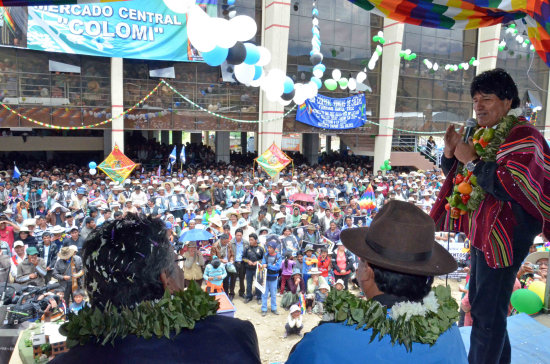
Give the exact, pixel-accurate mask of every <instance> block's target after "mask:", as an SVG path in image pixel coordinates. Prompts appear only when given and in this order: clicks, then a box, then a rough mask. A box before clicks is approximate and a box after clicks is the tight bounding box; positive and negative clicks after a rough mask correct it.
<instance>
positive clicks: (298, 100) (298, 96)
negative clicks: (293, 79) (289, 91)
mask: <svg viewBox="0 0 550 364" xmlns="http://www.w3.org/2000/svg"><path fill="white" fill-rule="evenodd" d="M294 92H295V93H294V98H293V99H292V100H293V101H294V103H295V104H296V105H302V104H303V103H304V102H305V101H306V99H307V95H306V90H305V89H304V84H303V83H297V84H295V85H294Z"/></svg>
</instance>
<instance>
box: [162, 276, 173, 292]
mask: <svg viewBox="0 0 550 364" xmlns="http://www.w3.org/2000/svg"><path fill="white" fill-rule="evenodd" d="M159 278H160V281H161V283H162V288H164V290H166V289H168V290H170V291H172V289H171V288H170V279H169V278H168V276H167V275H166V272H162V273H161V274H160V277H159Z"/></svg>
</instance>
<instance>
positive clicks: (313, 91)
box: [304, 81, 319, 99]
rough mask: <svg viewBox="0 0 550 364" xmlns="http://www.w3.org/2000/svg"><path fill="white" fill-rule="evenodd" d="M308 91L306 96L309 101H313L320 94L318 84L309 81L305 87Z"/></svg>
mask: <svg viewBox="0 0 550 364" xmlns="http://www.w3.org/2000/svg"><path fill="white" fill-rule="evenodd" d="M304 88H305V90H306V96H307V98H308V99H313V98H314V97H315V96H317V93H318V92H319V89H318V88H317V84H315V82H313V81H309V82H308V83H306V84H305V86H304Z"/></svg>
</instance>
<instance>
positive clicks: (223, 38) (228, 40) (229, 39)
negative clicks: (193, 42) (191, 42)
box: [207, 18, 237, 49]
mask: <svg viewBox="0 0 550 364" xmlns="http://www.w3.org/2000/svg"><path fill="white" fill-rule="evenodd" d="M207 26H208V28H210V29H212V30H213V32H214V33H215V34H216V37H215V39H216V45H217V46H218V47H221V48H227V49H229V48H231V47H233V46H234V45H235V43H237V39H235V35H234V34H232V28H231V25H230V24H229V20H226V19H224V18H211V19H210V22H209V24H208V25H207Z"/></svg>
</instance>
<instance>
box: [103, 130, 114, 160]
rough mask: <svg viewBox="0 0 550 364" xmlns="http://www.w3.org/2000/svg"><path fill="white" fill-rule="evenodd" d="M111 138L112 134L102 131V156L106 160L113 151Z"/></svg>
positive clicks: (109, 131) (108, 131)
mask: <svg viewBox="0 0 550 364" xmlns="http://www.w3.org/2000/svg"><path fill="white" fill-rule="evenodd" d="M112 137H113V132H112V131H111V130H110V129H105V130H103V155H104V156H105V158H107V157H108V156H109V154H111V151H112V150H113V144H112Z"/></svg>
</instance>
